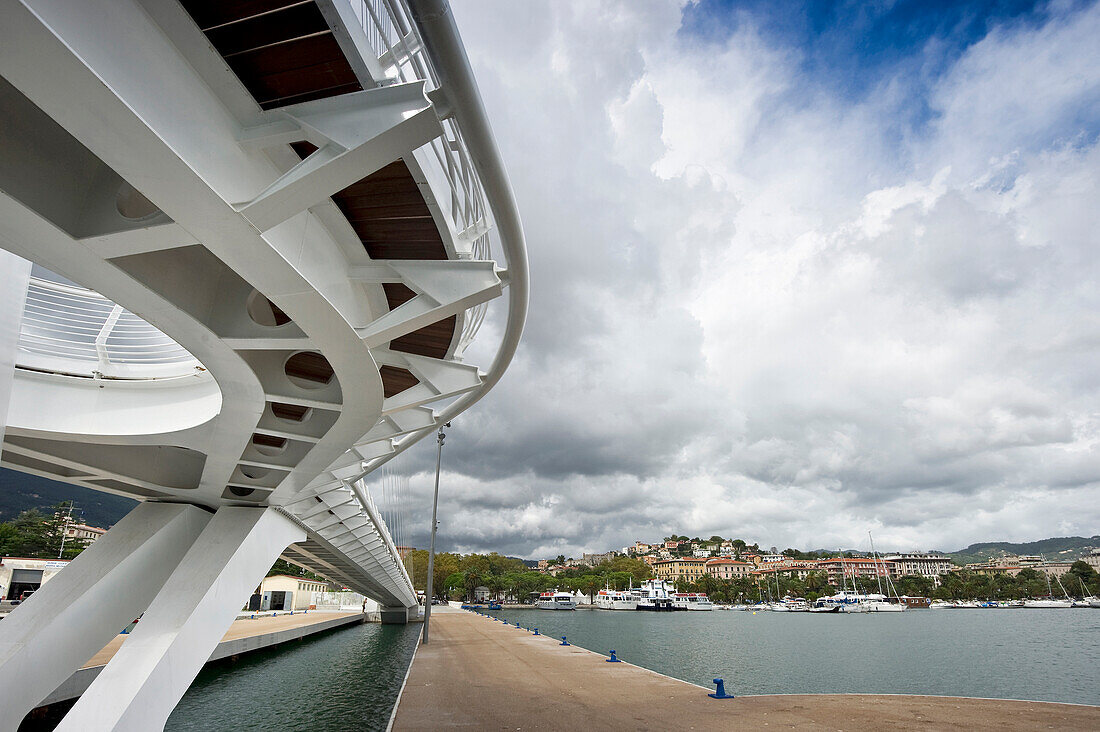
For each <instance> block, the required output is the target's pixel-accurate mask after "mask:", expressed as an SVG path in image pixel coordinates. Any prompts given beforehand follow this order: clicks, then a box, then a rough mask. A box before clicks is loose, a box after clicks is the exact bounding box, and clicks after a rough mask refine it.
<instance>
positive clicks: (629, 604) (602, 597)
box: [596, 590, 638, 610]
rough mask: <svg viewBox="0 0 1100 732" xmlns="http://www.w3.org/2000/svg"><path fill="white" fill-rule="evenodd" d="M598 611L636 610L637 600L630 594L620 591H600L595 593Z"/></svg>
mask: <svg viewBox="0 0 1100 732" xmlns="http://www.w3.org/2000/svg"><path fill="white" fill-rule="evenodd" d="M596 608H597V609H598V610H637V609H638V598H637V597H635V596H634V595H633V594H632V593H630V592H623V591H620V590H600V591H599V592H598V593H596Z"/></svg>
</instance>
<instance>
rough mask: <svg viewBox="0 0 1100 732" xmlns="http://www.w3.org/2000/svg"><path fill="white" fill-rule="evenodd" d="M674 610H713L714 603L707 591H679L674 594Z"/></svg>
mask: <svg viewBox="0 0 1100 732" xmlns="http://www.w3.org/2000/svg"><path fill="white" fill-rule="evenodd" d="M672 609H673V610H713V609H714V603H712V602H711V601H710V598H709V597H707V595H706V593H705V592H677V593H676V594H674V595H673V596H672Z"/></svg>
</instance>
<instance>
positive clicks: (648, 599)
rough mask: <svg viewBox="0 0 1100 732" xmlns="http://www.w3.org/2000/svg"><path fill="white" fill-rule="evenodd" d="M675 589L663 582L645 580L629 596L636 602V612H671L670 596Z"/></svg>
mask: <svg viewBox="0 0 1100 732" xmlns="http://www.w3.org/2000/svg"><path fill="white" fill-rule="evenodd" d="M675 591H676V590H675V588H674V587H673V586H672V585H671V584H670V583H668V582H666V581H665V580H659V579H652V580H646V581H645V582H643V583H642V584H641V586H640V587H635V588H634V589H633V590H631V594H632V595H634V597H636V598H637V600H638V608H637V609H638V610H649V611H651V612H653V611H660V612H671V611H672V609H673V608H672V595H673V593H675Z"/></svg>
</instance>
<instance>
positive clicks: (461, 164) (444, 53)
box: [351, 0, 528, 472]
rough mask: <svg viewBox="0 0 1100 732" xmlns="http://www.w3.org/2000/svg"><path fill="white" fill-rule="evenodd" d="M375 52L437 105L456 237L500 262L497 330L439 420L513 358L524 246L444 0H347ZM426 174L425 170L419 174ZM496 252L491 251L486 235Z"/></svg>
mask: <svg viewBox="0 0 1100 732" xmlns="http://www.w3.org/2000/svg"><path fill="white" fill-rule="evenodd" d="M351 2H352V5H353V7H354V8H355V12H356V13H357V15H358V16H359V18H360V20H361V21H362V23H363V26H364V28H365V30H366V33H367V37H368V40H369V42H370V43H372V44H374V46H373V47H374V50H375V51H376V52H377V54H378V60H379V64H380V65H381V66H382V67H383V69H387V70H388V73H390V74H392V77H391V78H393V79H395V80H397V81H412V80H414V79H418V80H424V81H426V82H428V84H427V86H428V88H429V95H430V96H431V97H432V100H433V102H434V103H435V104H436V107H437V109H440V110H442V114H441V117H442V118H443V119H442V120H441V121H442V124H443V128H444V130H445V135H444V137H443V138H440V139H438V140H436V141H435V142H433V143H432V146H431V151H432V152H431V155H430V158H432V159H433V160H434V161H436V162H437V163H438V168H439V171H438V172H441V174H442V175H444V176H445V177H446V180H447V182H448V185H449V187H450V190H451V199H450V200H451V210H450V216H451V221H452V225H453V226H454V230H455V231H456V232H457V234H456V238H457V239H459V240H460V241H468V242H469V243H470V246H471V253H472V256H473V258H475V259H493V260H494V261H497V262H501V261H502V260H503V262H504V263H505V264H506V270H505V271H504V272H502V273H501V279H502V280H503V281H504V282H505V284H506V285H507V289H506V293H507V294H506V300H507V306H508V312H507V315H506V317H505V319H504V321H503V333H502V335H501V341H500V345H499V347H498V349H497V352H496V355H495V356H494V358H493V360H492V362H491V364H490V365H489V367H488V369H486V370H485V373H484V377H483V380H482V384H481V387H480V388H478V389H476V390H474V391H471V392H468V393H466V394H464V395H463V396H461V397H459V398H458V399H456V400H454V401H453V402H451V403H450V404H448V405H446V406H445V407H443V408H442V409H440V410H439V412H438V413H437V414H436V423H437V424H443V423H445V422H448V421H449V420H450V419H452V418H453V417H454V416H455V415H457V414H459V413H461V412H462V411H464V410H466V409H468V408H469V407H470V406H472V405H473V404H474V403H475V402H477V401H478V400H479V399H481V398H482V397H483V396H485V394H486V393H488V391H489V390H490V389H491V388H492V387H493V386H494V385H495V384H496V383H497V381H499V380H500V378H501V376H503V374H504V371H505V369H507V367H508V364H509V363H511V360H512V358H513V356H515V353H516V349H517V348H518V346H519V340H520V335H521V334H522V332H523V326H524V323H525V321H526V319H527V301H528V269H527V248H526V244H525V241H524V236H523V226H522V223H521V221H520V216H519V209H518V207H517V205H516V200H515V195H514V193H513V191H512V186H511V184H510V183H509V181H508V174H507V172H506V171H505V167H504V162H503V159H502V158H501V155H500V151H499V150H498V148H497V145H496V140H495V138H494V135H493V131H492V128H491V126H490V124H489V119H488V115H487V114H486V112H485V108H484V106H483V104H482V101H481V94H480V92H479V91H478V87H477V82H476V81H475V80H474V75H473V71H472V70H471V69H470V62H469V59H468V58H467V57H466V51H465V49H464V47H463V45H462V40H461V38H460V36H459V33H458V28H457V26H456V25H455V22H454V18H453V16H452V14H451V9H450V7H449V5H448V4H447V2H446V0H351ZM426 172H427V171H426ZM491 236H492V237H493V238H495V241H496V244H497V245H499V249H500V251H499V254H500V255H501V256H500V257H498V256H496V254H497V253H496V252H494V246H493V243H492V241H493V239H492V238H491ZM486 307H487V304H483V305H480V306H478V307H477V308H473V309H472V310H471V311H468V312H467V317H466V321H465V324H464V327H463V333H462V336H461V340H460V343H459V349H458V351H457V353H459V354H461V352H462V349H463V348H465V345H466V344H467V343H469V341H470V340H472V339H473V337H474V335H476V333H477V331H478V328H480V326H481V324H482V323H483V321H484V320H485V314H486ZM434 429H435V427H431V428H427V429H424V430H420V431H417V432H414V433H411V434H409V435H405V436H404V437H402V438H400V439H399V440H397V441H396V442H395V444H394V452H393V453H390V454H389V455H387V456H384V457H381V458H376V459H375V460H374V461H372V462H370V463H369V464H368V470H367V472H369V471H371V470H374V469H375V468H377V467H379V466H380V465H382V464H383V463H385V462H387V461H389V460H390V459H392V458H393V457H396V456H397V455H398V454H400V453H401V452H402V451H404V450H405V449H407V448H408V447H410V446H411V445H412V444H413V443H415V442H417V441H418V440H420V439H422V438H423V437H425V436H426V435H427V434H429V433H430V432H432V431H434Z"/></svg>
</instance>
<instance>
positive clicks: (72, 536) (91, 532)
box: [65, 524, 107, 546]
mask: <svg viewBox="0 0 1100 732" xmlns="http://www.w3.org/2000/svg"><path fill="white" fill-rule="evenodd" d="M106 533H107V529H101V528H99V527H98V526H88V525H87V524H69V525H68V526H66V527H65V541H79V542H80V543H82V544H84V546H87V545H88V544H91V543H92V542H93V541H95V540H96V539H98V538H99V537H101V536H103V535H104V534H106Z"/></svg>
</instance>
